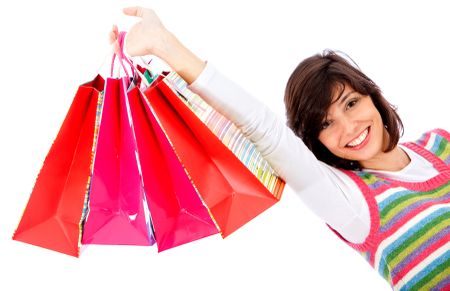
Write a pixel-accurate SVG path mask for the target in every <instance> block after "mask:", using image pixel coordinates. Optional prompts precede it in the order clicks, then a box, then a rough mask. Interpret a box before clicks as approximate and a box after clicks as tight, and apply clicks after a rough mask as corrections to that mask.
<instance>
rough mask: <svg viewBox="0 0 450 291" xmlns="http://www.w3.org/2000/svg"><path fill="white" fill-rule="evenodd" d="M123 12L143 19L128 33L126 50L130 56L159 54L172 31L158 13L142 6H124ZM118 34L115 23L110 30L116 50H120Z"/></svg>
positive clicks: (111, 40) (111, 39)
mask: <svg viewBox="0 0 450 291" xmlns="http://www.w3.org/2000/svg"><path fill="white" fill-rule="evenodd" d="M123 12H124V13H125V14H126V15H129V16H135V17H139V18H141V21H139V22H138V23H136V24H135V25H133V27H131V29H130V31H128V33H127V36H126V43H125V45H126V47H125V48H124V50H125V52H126V53H127V54H128V55H130V56H144V55H150V54H151V55H156V56H158V54H160V53H161V52H162V51H163V50H164V47H165V46H166V43H167V40H168V38H169V37H170V33H169V31H167V29H166V28H165V27H164V26H163V24H162V23H161V20H160V19H159V17H158V16H157V15H156V13H155V12H154V11H153V10H152V9H147V8H142V7H128V8H124V9H123ZM118 35H119V32H118V29H117V26H115V25H114V27H113V30H112V31H111V32H110V43H111V44H112V45H113V49H114V51H115V52H118V51H119V43H118V41H117V38H118Z"/></svg>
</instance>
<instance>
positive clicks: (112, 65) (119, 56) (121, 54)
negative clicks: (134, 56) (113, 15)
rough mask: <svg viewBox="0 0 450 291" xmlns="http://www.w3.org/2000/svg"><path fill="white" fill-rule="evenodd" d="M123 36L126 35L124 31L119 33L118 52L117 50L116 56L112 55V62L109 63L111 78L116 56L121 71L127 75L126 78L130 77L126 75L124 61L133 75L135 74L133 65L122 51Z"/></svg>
mask: <svg viewBox="0 0 450 291" xmlns="http://www.w3.org/2000/svg"><path fill="white" fill-rule="evenodd" d="M125 35H126V32H125V31H121V32H119V37H118V41H119V49H120V50H119V53H118V54H113V57H112V61H111V77H112V76H113V74H114V62H115V59H116V55H117V58H118V59H119V62H120V64H121V66H122V68H123V70H124V71H125V74H126V75H127V77H130V75H129V74H128V71H127V68H126V67H125V64H124V62H123V61H124V60H125V61H126V62H127V63H128V65H129V66H130V68H131V71H132V73H133V75H134V74H135V72H134V70H135V69H134V66H133V63H132V62H131V61H130V60H129V59H128V58H127V57H126V56H125V53H124V51H123V47H124V42H125Z"/></svg>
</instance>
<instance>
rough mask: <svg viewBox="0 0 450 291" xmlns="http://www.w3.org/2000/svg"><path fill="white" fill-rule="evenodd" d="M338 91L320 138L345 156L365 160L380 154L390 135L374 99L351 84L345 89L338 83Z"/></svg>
mask: <svg viewBox="0 0 450 291" xmlns="http://www.w3.org/2000/svg"><path fill="white" fill-rule="evenodd" d="M334 91H335V93H334V95H333V103H332V105H331V106H330V108H329V109H328V112H327V116H326V119H325V120H324V121H323V123H322V128H323V129H322V130H321V132H320V134H319V140H320V141H321V142H322V144H323V145H325V147H327V148H328V150H329V151H331V152H332V153H333V154H334V155H336V156H338V157H340V158H343V159H347V160H354V161H358V162H364V161H370V160H372V159H374V158H376V157H377V155H378V154H380V153H382V150H383V149H384V148H385V146H386V144H387V142H388V138H389V136H388V134H387V131H386V130H385V128H384V126H383V121H382V119H381V115H380V113H379V112H378V110H377V108H376V107H375V105H374V104H373V102H372V99H371V98H370V96H368V95H361V94H360V93H358V92H356V91H355V90H354V89H353V88H352V87H350V86H348V85H345V86H344V90H342V87H341V86H337V87H336V90H334Z"/></svg>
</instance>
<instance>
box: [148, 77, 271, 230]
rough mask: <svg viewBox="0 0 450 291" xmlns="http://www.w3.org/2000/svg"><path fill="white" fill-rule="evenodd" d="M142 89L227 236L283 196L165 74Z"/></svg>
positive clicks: (198, 189) (220, 228)
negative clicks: (189, 103) (198, 113)
mask: <svg viewBox="0 0 450 291" xmlns="http://www.w3.org/2000/svg"><path fill="white" fill-rule="evenodd" d="M144 94H145V95H146V97H147V99H148V102H149V104H150V106H151V109H152V112H153V114H154V116H155V117H156V120H157V121H158V125H159V126H160V127H161V129H162V131H163V132H164V135H165V137H166V139H167V140H168V141H169V142H170V145H171V146H172V150H173V151H174V152H175V153H176V156H177V159H178V161H179V162H180V163H181V164H182V165H183V168H184V170H185V173H186V175H188V177H189V179H190V182H191V183H192V185H193V186H194V188H195V189H196V190H197V193H198V194H199V195H200V198H201V200H202V202H203V203H204V204H205V205H206V207H207V208H208V210H209V212H210V214H211V216H212V218H213V220H214V222H215V223H216V225H217V227H218V228H219V231H220V233H221V235H222V236H223V237H226V236H228V235H229V234H231V233H232V232H234V231H235V230H237V229H238V228H239V227H241V226H243V225H244V224H246V223H247V222H248V221H250V220H251V219H253V218H254V217H256V216H257V215H258V214H260V213H261V212H263V211H264V210H266V209H267V208H269V207H270V206H272V205H273V204H274V203H276V202H277V201H279V197H278V196H276V195H273V194H272V193H271V192H270V191H269V190H268V189H267V188H266V187H265V186H264V185H263V184H262V183H261V182H260V181H259V180H258V179H257V178H256V177H255V175H253V174H252V172H250V171H249V169H248V168H247V167H246V166H245V165H244V164H243V163H242V162H241V161H240V160H239V159H238V158H237V157H236V156H235V155H234V154H233V153H232V152H231V151H230V150H229V149H228V148H227V147H226V146H225V145H224V144H223V143H222V142H221V141H220V140H219V139H218V137H217V136H216V135H215V134H214V133H213V132H211V130H210V129H209V128H208V127H207V126H206V125H205V124H204V123H203V122H202V121H201V120H200V119H199V118H198V117H197V116H196V115H195V114H194V113H193V112H192V111H191V110H190V109H189V108H188V107H187V106H186V104H184V102H183V101H182V100H181V99H180V98H179V97H178V96H177V95H176V94H175V92H174V90H172V88H171V85H170V83H169V82H165V81H164V77H163V76H160V77H159V78H158V79H157V80H155V81H154V82H153V83H152V85H151V86H150V87H149V88H148V89H147V90H146V91H145V92H144ZM156 236H158V232H157V230H156Z"/></svg>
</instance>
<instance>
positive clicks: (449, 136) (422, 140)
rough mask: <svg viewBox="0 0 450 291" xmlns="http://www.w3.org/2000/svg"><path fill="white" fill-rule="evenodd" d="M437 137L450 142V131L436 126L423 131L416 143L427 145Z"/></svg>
mask: <svg viewBox="0 0 450 291" xmlns="http://www.w3.org/2000/svg"><path fill="white" fill-rule="evenodd" d="M436 139H438V140H445V141H447V142H450V133H449V132H448V131H447V130H445V129H443V128H434V129H431V130H429V131H427V132H425V133H423V134H422V135H421V136H420V137H419V139H417V140H415V141H414V143H416V144H418V145H419V146H422V147H425V146H426V145H427V144H428V143H430V141H435V140H436Z"/></svg>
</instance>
